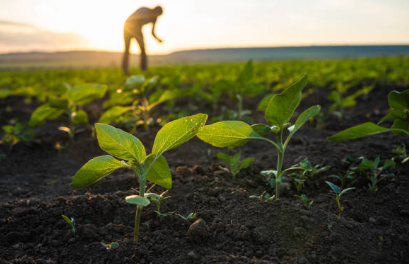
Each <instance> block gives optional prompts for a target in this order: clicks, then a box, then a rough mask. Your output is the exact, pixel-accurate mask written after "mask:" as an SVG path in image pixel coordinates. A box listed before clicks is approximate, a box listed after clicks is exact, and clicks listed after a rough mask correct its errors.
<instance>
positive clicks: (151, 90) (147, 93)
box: [98, 75, 194, 131]
mask: <svg viewBox="0 0 409 264" xmlns="http://www.w3.org/2000/svg"><path fill="white" fill-rule="evenodd" d="M157 84H158V77H157V76H154V77H152V78H151V79H150V80H146V79H145V77H144V76H143V75H134V76H131V77H129V78H128V79H127V80H126V82H125V85H124V87H123V89H118V90H117V91H116V92H115V93H112V94H111V98H110V99H109V100H108V101H106V102H105V103H104V107H106V106H112V107H111V108H110V109H108V110H107V111H106V112H105V113H104V114H103V115H102V116H101V117H100V118H99V120H98V122H99V123H105V124H110V123H113V122H117V121H118V120H119V119H123V120H125V121H129V123H131V124H132V126H133V130H134V131H136V128H137V126H138V125H142V126H143V127H144V128H145V130H149V125H150V124H153V123H154V122H153V119H152V118H151V116H150V113H151V110H152V109H153V108H154V107H155V106H157V105H159V104H162V103H164V102H167V101H170V100H174V99H177V98H180V97H184V96H188V95H191V94H192V92H194V91H193V90H192V89H170V90H165V91H164V90H162V89H159V88H157ZM128 104H131V106H126V105H128Z"/></svg>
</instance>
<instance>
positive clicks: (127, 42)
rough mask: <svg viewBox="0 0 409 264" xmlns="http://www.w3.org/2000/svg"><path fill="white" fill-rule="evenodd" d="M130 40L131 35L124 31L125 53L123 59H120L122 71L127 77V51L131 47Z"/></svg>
mask: <svg viewBox="0 0 409 264" xmlns="http://www.w3.org/2000/svg"><path fill="white" fill-rule="evenodd" d="M131 39H132V38H131V35H130V34H128V33H127V32H126V31H125V30H124V43H125V51H124V57H123V59H122V70H123V71H124V73H125V74H127V75H129V49H130V45H131Z"/></svg>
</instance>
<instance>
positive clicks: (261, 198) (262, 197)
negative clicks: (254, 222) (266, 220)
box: [249, 191, 275, 203]
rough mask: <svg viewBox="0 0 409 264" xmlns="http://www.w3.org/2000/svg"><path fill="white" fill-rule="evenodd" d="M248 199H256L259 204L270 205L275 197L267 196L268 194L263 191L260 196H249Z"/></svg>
mask: <svg viewBox="0 0 409 264" xmlns="http://www.w3.org/2000/svg"><path fill="white" fill-rule="evenodd" d="M249 198H250V199H257V200H258V201H259V202H260V203H272V202H274V199H275V195H269V194H268V193H266V191H264V192H263V193H262V194H260V195H250V196H249Z"/></svg>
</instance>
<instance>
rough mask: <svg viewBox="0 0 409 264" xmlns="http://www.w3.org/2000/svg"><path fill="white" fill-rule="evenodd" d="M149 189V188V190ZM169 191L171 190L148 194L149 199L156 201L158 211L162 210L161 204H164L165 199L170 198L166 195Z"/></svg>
mask: <svg viewBox="0 0 409 264" xmlns="http://www.w3.org/2000/svg"><path fill="white" fill-rule="evenodd" d="M148 191H149V190H148ZM168 192H169V190H166V191H164V192H163V193H161V194H156V193H151V194H149V195H148V196H147V198H148V199H149V200H151V202H154V203H156V209H157V212H160V205H161V204H162V202H163V201H165V200H166V199H169V198H170V196H166V197H165V194H167V193H168Z"/></svg>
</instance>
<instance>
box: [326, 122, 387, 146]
mask: <svg viewBox="0 0 409 264" xmlns="http://www.w3.org/2000/svg"><path fill="white" fill-rule="evenodd" d="M388 131H391V129H389V128H385V127H381V126H378V125H375V124H374V123H372V122H367V123H363V124H360V125H357V126H354V127H350V128H347V129H345V130H344V131H341V132H339V133H338V134H335V135H333V136H331V137H328V138H327V140H328V141H330V142H341V141H346V140H351V139H358V138H362V137H365V136H370V135H375V134H379V133H384V132H388Z"/></svg>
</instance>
